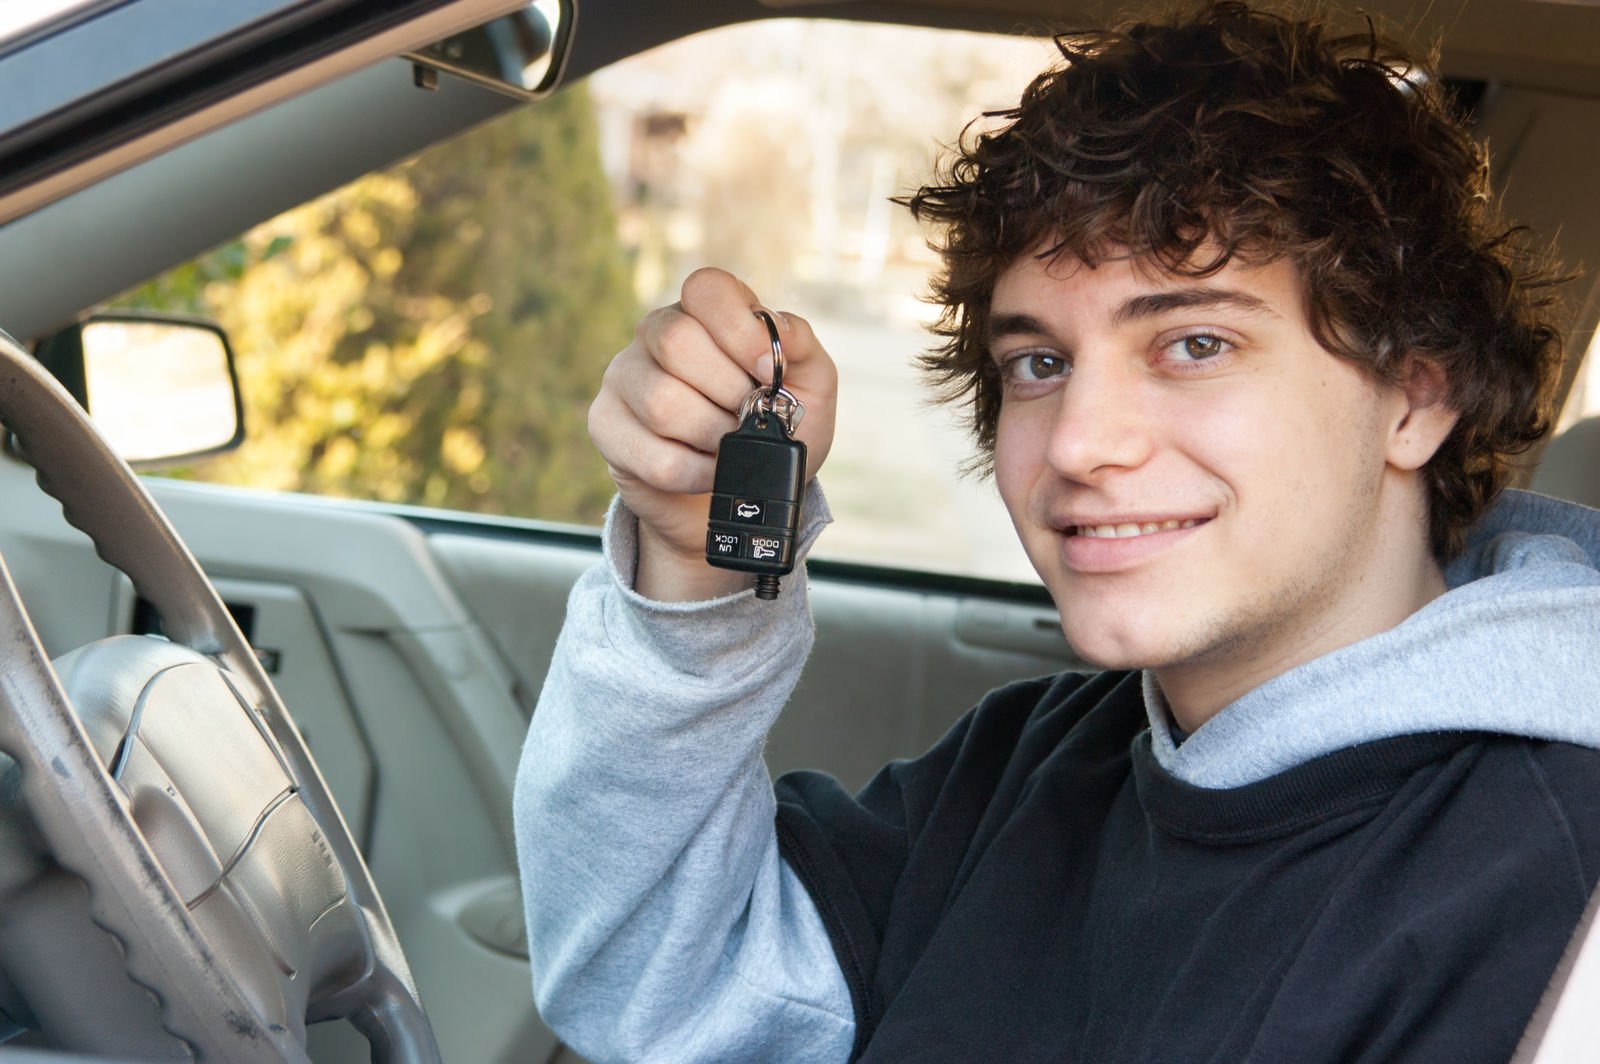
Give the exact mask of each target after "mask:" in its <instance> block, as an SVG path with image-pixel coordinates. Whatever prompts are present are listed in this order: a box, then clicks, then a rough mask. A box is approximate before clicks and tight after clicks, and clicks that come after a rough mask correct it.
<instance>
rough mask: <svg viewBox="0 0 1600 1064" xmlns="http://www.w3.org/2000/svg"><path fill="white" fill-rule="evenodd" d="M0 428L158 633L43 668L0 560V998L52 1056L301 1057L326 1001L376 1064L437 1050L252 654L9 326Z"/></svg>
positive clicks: (327, 803) (373, 895) (328, 804)
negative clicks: (57, 1051)
mask: <svg viewBox="0 0 1600 1064" xmlns="http://www.w3.org/2000/svg"><path fill="white" fill-rule="evenodd" d="M0 422H3V423H4V424H5V425H6V426H7V427H8V428H10V430H11V431H12V433H13V434H14V436H15V439H16V441H17V444H18V451H19V453H20V454H21V456H22V458H23V459H24V460H25V461H27V462H28V463H29V464H30V465H32V466H33V467H34V470H35V471H36V473H37V476H38V482H39V486H40V487H41V488H43V489H44V490H45V491H46V492H48V493H49V494H51V495H53V496H54V497H55V498H56V499H57V500H58V501H59V502H60V503H61V507H62V511H63V513H64V514H65V515H66V518H67V520H68V521H70V522H71V523H72V524H73V525H75V526H76V527H77V528H79V529H81V530H82V531H83V532H85V533H87V534H88V536H89V538H90V540H91V541H92V542H93V543H94V546H95V549H96V550H97V551H98V552H99V554H100V556H101V557H102V558H104V559H105V560H106V561H107V562H109V563H110V564H112V565H114V566H116V567H117V568H118V569H120V570H122V572H124V573H125V574H127V576H128V577H129V578H130V579H131V580H132V581H133V585H134V587H135V589H136V590H137V591H138V593H139V594H140V595H142V596H143V597H144V598H145V599H147V600H148V601H149V602H151V603H152V604H153V605H154V606H155V608H156V610H157V611H158V613H159V614H160V617H161V620H162V623H163V627H164V629H165V632H166V635H167V637H168V638H167V639H165V640H164V639H160V638H157V637H153V636H117V637H112V638H109V639H104V640H100V641H98V642H96V643H92V644H90V645H89V646H87V647H84V648H81V649H79V650H77V651H74V652H73V653H72V654H70V655H66V656H65V657H63V658H62V660H61V661H60V662H58V663H57V665H56V667H55V668H52V665H51V663H50V661H49V659H48V658H47V656H46V654H45V651H44V648H43V647H42V646H41V644H40V642H39V639H38V636H37V634H36V633H35V631H34V629H33V625H32V623H31V622H30V620H29V618H28V614H27V610H26V608H25V607H24V606H23V604H22V601H21V599H20V598H19V596H18V594H17V590H16V587H15V585H14V584H13V583H12V580H11V577H10V574H9V572H7V570H6V568H5V564H4V561H3V560H0V1011H3V1012H4V1013H7V1014H9V1015H10V1016H12V1017H13V1018H14V1019H17V1020H19V1022H22V1023H24V1024H26V1025H28V1026H36V1027H38V1028H39V1029H40V1030H42V1031H43V1032H44V1034H45V1035H46V1037H48V1038H49V1039H50V1040H51V1042H52V1043H53V1044H54V1045H56V1046H57V1047H59V1048H62V1049H68V1050H75V1051H78V1052H87V1053H104V1054H113V1055H117V1056H119V1057H121V1058H129V1057H131V1058H135V1059H140V1060H184V1061H192V1060H199V1061H213V1060H215V1061H230V1062H232V1061H238V1062H250V1064H255V1062H262V1064H268V1062H270V1064H283V1062H295V1064H302V1062H306V1061H308V1060H309V1058H308V1057H307V1055H306V1048H305V1037H306V1035H305V1028H306V1024H307V1023H308V1022H316V1021H319V1020H325V1019H334V1018H339V1017H343V1018H347V1019H348V1020H350V1022H351V1023H352V1024H354V1025H355V1027H356V1028H357V1029H358V1030H360V1031H361V1032H362V1033H363V1034H364V1035H365V1036H366V1037H367V1039H368V1040H369V1042H370V1043H371V1045H372V1057H373V1060H374V1061H377V1062H380V1064H384V1062H397V1064H398V1062H405V1064H436V1062H437V1061H438V1060H439V1051H438V1048H437V1046H436V1044H435V1042H434V1038H433V1032H432V1029H431V1027H430V1026H429V1024H428V1020H427V1017H426V1015H425V1014H424V1013H423V1010H422V1003H421V1000H420V999H419V997H418V995H417V991H416V986H415V984H414V983H413V982H412V979H411V973H410V971H409V969H408V968H407V966H406V962H405V958H404V956H403V955H402V953H401V950H400V944H399V941H398V939H397V938H396V936H395V931H394V925H393V924H392V923H391V922H390V920H389V917H388V914H387V913H386V912H385V910H384V907H383V902H382V901H381V900H380V899H379V897H378V892H377V889H376V888H375V887H374V885H373V882H372V877H371V875H370V873H369V872H368V871H367V867H366V864H365V863H364V862H363V861H362V859H361V854H360V852H359V850H358V849H357V847H356V844H355V841H354V840H353V839H352V837H351V835H350V832H349V829H348V828H347V827H346V826H345V823H344V819H343V817H342V816H341V815H340V813H339V810H338V808H337V806H336V805H335V803H334V800H333V798H332V796H331V795H330V794H329V792H328V788H327V785H326V784H325V783H324V782H323V779H322V775H321V773H320V772H319V771H318V770H317V766H316V763H315V762H314V761H313V760H312V758H311V754H310V752H309V751H308V750H307V749H306V746H305V743H304V742H303V741H302V740H301V738H300V735H299V732H298V731H297V730H296V728H295V726H294V724H293V722H292V721H291V720H290V718H289V715H288V712H287V711H286V710H285V709H284V707H283V703H282V701H281V700H280V699H279V697H278V695H277V692H276V691H274V690H273V687H272V685H271V683H270V682H269V681H268V679H267V676H266V673H265V672H264V671H263V670H262V668H261V665H260V663H259V662H258V661H257V659H256V657H255V654H254V653H253V652H252V651H251V648H250V646H249V645H248V644H247V643H246V642H245V640H244V637H243V636H242V635H241V634H240V632H239V629H238V627H237V626H236V625H235V624H234V622H233V619H232V617H231V616H230V615H229V614H228V611H227V609H226V608H225V607H224V606H223V604H222V602H221V600H220V599H218V597H217V594H216V591H215V590H214V589H213V588H212V586H211V584H210V582H209V581H207V579H206V577H205V575H204V574H203V573H202V572H201V570H200V567H199V566H198V565H197V564H196V563H195V560H194V558H193V556H192V555H190V553H189V551H188V548H186V547H185V546H184V544H183V542H182V540H180V539H179V538H178V535H177V533H176V532H175V531H174V530H173V528H172V526H171V524H170V523H169V522H168V521H167V519H166V517H165V516H164V515H163V514H162V513H161V511H160V510H159V509H158V508H157V506H156V504H155V502H154V501H153V500H152V499H151V498H150V495H149V494H148V493H147V492H146V491H145V489H144V487H143V485H142V484H140V482H139V480H138V478H137V477H135V476H134V475H133V472H132V471H131V470H130V469H129V468H128V466H127V464H126V463H124V462H123V461H122V460H121V459H120V458H118V457H117V456H116V455H115V454H113V453H112V452H111V450H110V448H109V447H108V446H107V445H106V443H105V441H104V440H103V439H102V438H101V437H100V435H99V433H98V432H97V431H96V430H95V428H94V426H93V425H92V424H91V423H90V422H89V419H88V418H87V417H86V416H85V415H84V413H83V411H82V410H81V409H80V408H79V407H78V405H77V404H76V403H75V402H74V401H73V399H72V398H71V397H70V396H69V395H68V394H67V393H66V391H65V390H64V389H62V388H61V386H60V385H58V384H57V383H56V381H55V380H54V379H53V378H52V377H50V376H49V374H48V373H46V372H45V371H44V370H43V369H42V367H41V366H40V365H39V364H38V363H37V362H36V361H35V360H34V359H33V358H32V357H31V356H30V355H28V354H27V353H26V352H25V351H23V350H22V348H21V347H19V346H18V345H17V344H16V343H15V341H13V340H12V339H11V338H10V337H9V336H6V335H5V334H4V333H3V332H0ZM58 670H59V675H58ZM74 703H76V709H75V708H74Z"/></svg>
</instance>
